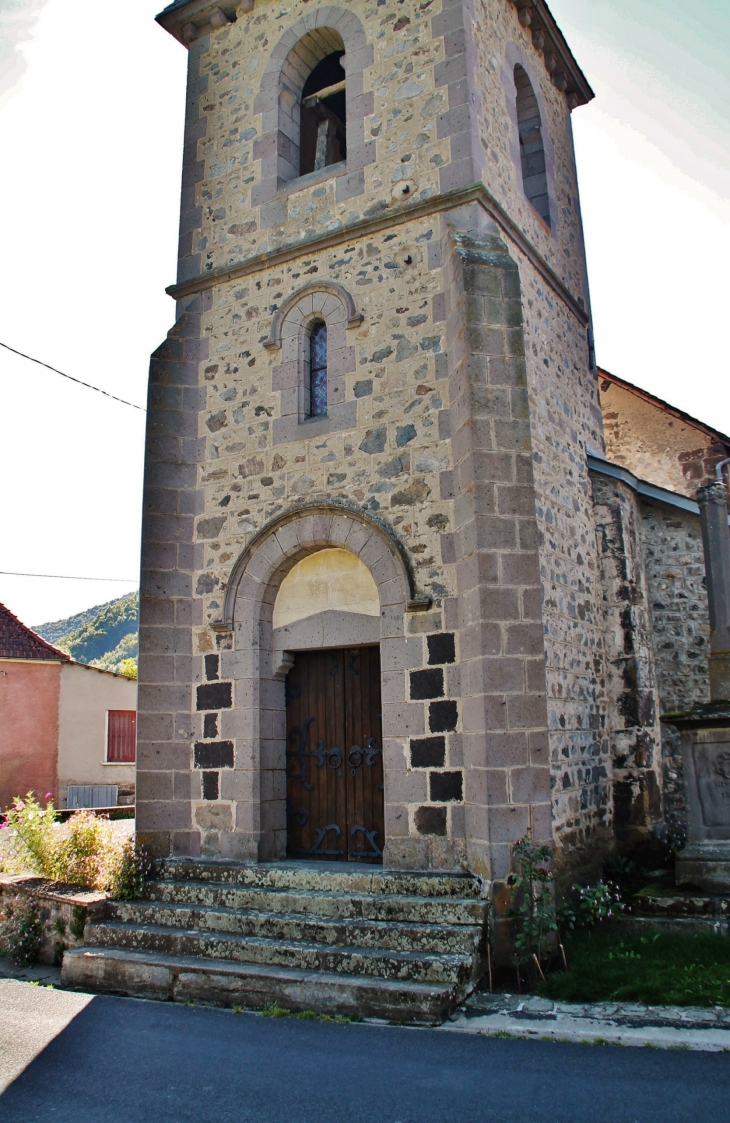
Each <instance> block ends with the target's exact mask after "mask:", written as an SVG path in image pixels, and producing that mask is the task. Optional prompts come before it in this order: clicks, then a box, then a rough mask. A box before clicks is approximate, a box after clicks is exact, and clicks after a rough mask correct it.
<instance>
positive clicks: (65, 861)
mask: <svg viewBox="0 0 730 1123" xmlns="http://www.w3.org/2000/svg"><path fill="white" fill-rule="evenodd" d="M113 850H114V838H113V836H112V833H111V830H110V827H109V823H108V821H107V820H106V819H100V818H99V817H98V816H96V815H95V814H94V813H93V811H77V812H76V813H75V815H72V816H71V818H70V819H69V821H68V824H67V826H66V831H65V832H64V834H63V835H61V836H60V837H59V838H58V839H57V841H56V846H55V849H54V852H53V857H52V859H51V862H50V865H49V868H50V869H51V870H52V873H51V876H53V877H54V878H55V879H56V880H57V881H65V882H67V883H68V884H69V885H83V886H84V888H86V889H106V887H107V884H108V881H109V873H108V867H109V865H110V864H111V862H112V861H113Z"/></svg>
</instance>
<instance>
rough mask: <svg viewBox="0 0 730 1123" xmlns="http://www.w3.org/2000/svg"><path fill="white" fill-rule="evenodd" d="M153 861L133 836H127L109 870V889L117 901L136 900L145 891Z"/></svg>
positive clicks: (116, 852) (115, 854)
mask: <svg viewBox="0 0 730 1123" xmlns="http://www.w3.org/2000/svg"><path fill="white" fill-rule="evenodd" d="M151 870H152V861H151V859H150V858H149V857H148V855H147V852H146V851H145V849H144V848H143V847H140V846H137V845H136V843H135V841H134V839H133V838H126V839H125V840H124V842H123V843H122V845H121V846H120V847H119V848H118V849H117V850H116V851H115V853H114V856H113V859H112V862H111V863H110V870H109V884H108V889H109V892H110V893H111V895H112V897H114V898H115V900H117V901H134V900H135V899H136V898H137V897H141V896H142V893H143V892H144V883H145V881H146V879H147V878H148V877H149V875H150V873H151Z"/></svg>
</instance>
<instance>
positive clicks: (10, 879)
mask: <svg viewBox="0 0 730 1123" xmlns="http://www.w3.org/2000/svg"><path fill="white" fill-rule="evenodd" d="M1 892H5V893H7V892H10V893H12V892H21V893H23V894H27V895H28V896H32V897H38V898H41V899H42V900H45V901H54V902H56V903H57V904H61V905H75V906H77V907H81V908H90V907H93V906H94V905H102V904H104V903H105V902H106V901H108V900H109V894H108V893H101V892H99V891H98V890H96V889H84V888H83V887H82V886H80V885H66V884H64V882H62V881H53V880H51V879H50V878H47V877H37V876H36V875H35V874H23V873H21V874H9V873H3V874H0V893H1Z"/></svg>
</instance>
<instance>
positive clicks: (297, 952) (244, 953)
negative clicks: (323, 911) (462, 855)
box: [84, 921, 472, 983]
mask: <svg viewBox="0 0 730 1123" xmlns="http://www.w3.org/2000/svg"><path fill="white" fill-rule="evenodd" d="M84 940H85V943H86V945H87V946H91V947H114V948H129V949H130V950H132V951H153V952H158V953H159V954H161V955H172V956H183V955H189V956H194V957H199V956H208V957H210V958H214V959H229V960H232V961H233V962H240V963H259V964H262V965H263V964H270V965H272V966H274V967H298V968H301V969H302V970H305V971H327V972H329V973H331V974H337V975H342V974H344V975H377V976H379V977H380V978H384V979H412V980H413V981H415V982H419V983H426V982H435V983H465V982H467V981H468V980H469V978H470V975H471V966H472V957H471V956H469V955H449V954H444V953H436V954H434V953H432V952H430V953H429V952H413V951H393V950H392V949H389V948H372V947H357V946H355V947H332V946H331V945H329V944H315V943H309V942H307V941H304V940H288V941H287V940H268V939H265V938H264V937H261V936H236V935H234V934H232V933H222V932H201V931H200V930H199V929H197V928H193V929H176V928H167V927H164V926H163V925H156V924H120V923H117V922H115V921H103V922H101V923H97V924H93V925H90V926H89V929H88V931H87V932H86V933H85V934H84Z"/></svg>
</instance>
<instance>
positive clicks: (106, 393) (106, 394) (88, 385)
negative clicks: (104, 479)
mask: <svg viewBox="0 0 730 1123" xmlns="http://www.w3.org/2000/svg"><path fill="white" fill-rule="evenodd" d="M0 347H4V348H5V350H6V351H12V353H13V354H14V355H19V356H20V358H21V359H28V361H29V362H31V363H37V364H38V366H39V367H45V368H46V370H52V371H53V373H54V374H60V375H61V378H68V380H69V381H70V382H75V383H76V384H77V385H78V386H85V387H86V389H87V390H96V392H97V394H103V395H104V397H105V398H111V399H112V400H113V401H115V402H121V404H122V405H123V406H131V407H132V409H139V410H141V411H142V413H146V412H147V410H146V409H145V408H144V406H138V405H137V404H136V402H128V401H127V400H126V399H125V398H118V397H117V396H116V394H110V393H109V391H108V390H102V389H101V387H100V386H92V385H91V383H90V382H82V380H81V379H80V378H74V376H73V375H72V374H66V373H65V372H64V371H62V370H58V368H57V367H52V366H49V365H48V363H42V362H41V360H40V359H34V358H33V356H32V355H24V354H23V352H22V351H16V350H15V348H14V347H9V346H8V344H7V343H0ZM29 576H31V577H32V576H34V575H33V574H30V575H29ZM89 580H92V578H89ZM93 580H97V579H96V578H93ZM105 580H106V578H105Z"/></svg>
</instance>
